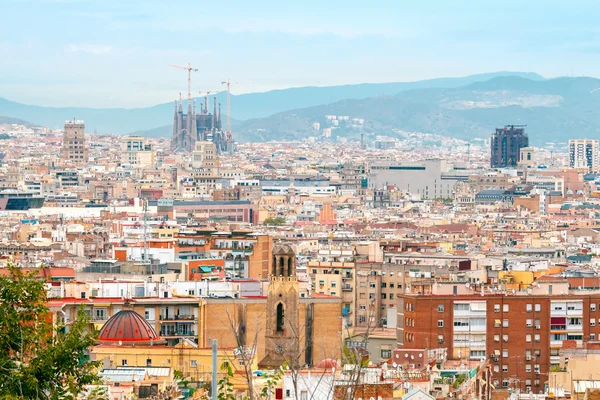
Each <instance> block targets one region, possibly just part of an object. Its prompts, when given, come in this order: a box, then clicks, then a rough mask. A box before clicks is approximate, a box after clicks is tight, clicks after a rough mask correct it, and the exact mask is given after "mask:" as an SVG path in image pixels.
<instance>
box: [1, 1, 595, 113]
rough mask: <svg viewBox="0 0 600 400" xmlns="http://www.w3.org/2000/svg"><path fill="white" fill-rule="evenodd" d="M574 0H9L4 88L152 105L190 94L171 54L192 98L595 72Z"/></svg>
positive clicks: (582, 7)
mask: <svg viewBox="0 0 600 400" xmlns="http://www.w3.org/2000/svg"><path fill="white" fill-rule="evenodd" d="M361 5H362V6H363V7H360V6H361ZM577 6H578V7H577V8H575V7H570V6H569V5H566V4H564V3H563V2H558V1H550V2H543V3H542V2H541V1H535V2H530V3H527V4H526V5H522V4H519V2H518V1H508V2H504V3H503V4H502V6H500V5H495V4H493V5H488V4H486V5H481V4H478V3H476V2H473V1H458V2H455V3H453V5H452V7H450V6H447V5H445V3H443V2H441V1H426V2H421V3H419V5H415V4H402V5H397V4H395V3H394V2H389V1H386V2H381V3H379V4H378V6H377V7H372V8H368V9H364V3H358V2H330V3H328V4H326V5H323V4H319V3H318V2H315V1H308V2H304V3H302V4H301V5H300V4H279V3H277V2H268V1H264V2H258V3H253V4H252V5H248V4H245V3H243V2H236V1H233V2H228V3H220V4H212V3H201V4H197V3H192V2H188V1H179V2H176V3H174V4H169V5H166V4H164V3H162V2H159V1H148V2H141V1H137V0H132V1H128V2H126V3H121V2H116V1H106V2H89V1H83V0H23V1H19V0H9V1H8V3H6V8H5V10H4V14H5V15H6V18H5V22H4V25H2V26H1V27H0V33H2V34H3V35H2V36H3V37H4V38H7V39H4V40H0V54H3V55H4V56H3V58H4V62H3V63H2V65H0V76H2V79H0V97H4V98H6V99H9V100H12V101H17V102H21V103H26V104H35V105H41V106H56V107H59V106H81V107H126V108H131V107H144V106H150V105H155V104H160V103H165V102H168V101H172V100H173V99H175V98H176V97H177V96H178V93H179V92H182V93H183V94H184V96H185V92H186V75H185V72H184V71H180V70H177V69H175V68H172V67H169V65H170V64H180V65H184V64H187V62H191V63H192V66H193V67H195V68H198V69H199V72H198V73H195V74H194V75H193V77H192V86H193V91H194V93H193V94H194V96H199V93H198V92H199V91H200V90H206V89H212V90H215V89H219V90H222V89H223V87H221V85H220V82H221V81H223V80H226V79H227V78H231V80H232V81H239V82H241V84H239V85H237V87H236V86H232V93H234V94H241V93H249V92H263V91H268V90H273V89H283V88H288V87H298V86H334V85H343V84H356V83H378V82H401V81H415V80H422V79H430V78H438V77H455V76H466V75H471V74H476V73H486V72H496V71H522V72H535V73H539V74H541V75H542V76H544V77H547V78H552V77H557V76H568V75H571V76H573V75H574V76H600V63H599V62H598V61H600V41H598V39H597V38H598V32H599V30H600V29H599V28H597V26H596V21H597V17H598V14H599V12H598V10H597V7H595V4H594V2H592V1H580V2H578V4H577ZM186 15H192V16H195V18H194V19H192V20H191V21H186V20H185V17H184V16H186ZM25 24H26V25H25Z"/></svg>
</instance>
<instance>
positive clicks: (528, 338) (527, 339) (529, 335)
mask: <svg viewBox="0 0 600 400" xmlns="http://www.w3.org/2000/svg"><path fill="white" fill-rule="evenodd" d="M525 341H526V342H531V333H528V334H527V335H525Z"/></svg>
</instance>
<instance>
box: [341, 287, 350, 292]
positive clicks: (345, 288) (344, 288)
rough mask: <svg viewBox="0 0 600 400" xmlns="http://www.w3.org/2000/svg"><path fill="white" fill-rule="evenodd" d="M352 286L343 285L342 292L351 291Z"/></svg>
mask: <svg viewBox="0 0 600 400" xmlns="http://www.w3.org/2000/svg"><path fill="white" fill-rule="evenodd" d="M351 291H352V286H342V292H351Z"/></svg>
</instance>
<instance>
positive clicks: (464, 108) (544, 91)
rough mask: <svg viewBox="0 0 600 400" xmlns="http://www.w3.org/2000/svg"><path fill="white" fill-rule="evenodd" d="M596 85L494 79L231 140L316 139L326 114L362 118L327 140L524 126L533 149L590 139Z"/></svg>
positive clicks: (299, 117) (300, 118)
mask: <svg viewBox="0 0 600 400" xmlns="http://www.w3.org/2000/svg"><path fill="white" fill-rule="evenodd" d="M599 109H600V80H598V79H595V78H556V79H547V80H532V79H527V78H523V77H520V76H499V77H495V78H492V79H490V80H487V81H484V82H475V83H471V84H468V85H465V86H461V87H455V88H425V89H413V90H406V91H403V92H400V93H398V94H396V95H394V96H376V97H369V98H366V99H348V100H342V101H338V102H334V103H331V104H327V105H321V106H314V107H308V108H303V109H297V110H290V111H286V112H282V113H277V114H275V115H272V116H269V117H266V118H261V119H254V120H248V121H244V122H243V123H242V124H241V125H240V126H238V128H237V130H236V132H237V134H238V137H242V138H243V139H245V140H249V141H260V140H270V139H272V138H281V139H294V138H299V137H306V136H311V135H312V136H314V135H316V133H315V130H314V129H313V123H315V122H318V123H320V125H321V129H322V128H323V127H324V126H330V121H328V120H327V118H326V116H327V115H336V116H348V117H350V118H360V119H364V125H362V126H357V125H356V124H341V125H340V127H337V128H336V129H335V130H333V132H332V134H333V135H334V136H336V135H339V136H343V137H347V138H353V139H358V138H359V137H360V134H361V133H364V134H366V135H371V136H375V135H387V136H392V137H393V136H398V135H400V134H401V132H400V131H408V132H422V133H434V134H439V135H443V136H450V137H455V138H459V139H466V140H469V139H473V138H485V137H489V136H490V134H491V133H492V132H493V131H494V129H495V128H496V127H502V126H504V125H510V124H515V125H516V124H526V125H528V127H527V132H528V134H529V136H530V139H531V141H532V143H533V144H536V143H537V144H540V143H542V142H548V141H564V140H568V139H570V138H575V137H590V138H594V137H597V136H598V132H599V131H600V112H599V111H598V110H599Z"/></svg>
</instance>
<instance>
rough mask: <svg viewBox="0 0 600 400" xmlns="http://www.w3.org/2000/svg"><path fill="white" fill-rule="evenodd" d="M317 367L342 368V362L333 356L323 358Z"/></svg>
mask: <svg viewBox="0 0 600 400" xmlns="http://www.w3.org/2000/svg"><path fill="white" fill-rule="evenodd" d="M317 368H321V369H334V368H335V369H340V368H341V366H340V364H339V363H338V362H337V361H335V360H334V359H333V358H326V359H324V360H321V361H320V362H319V363H318V364H317Z"/></svg>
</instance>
